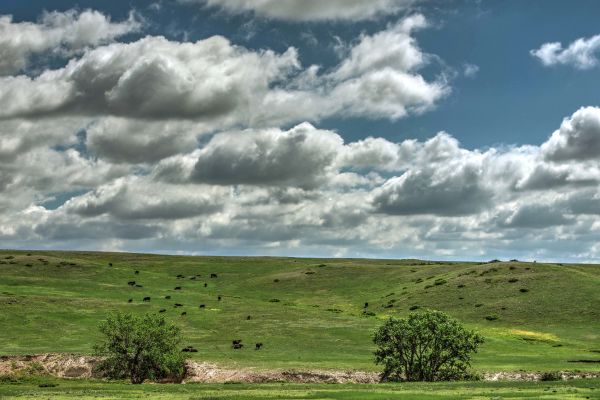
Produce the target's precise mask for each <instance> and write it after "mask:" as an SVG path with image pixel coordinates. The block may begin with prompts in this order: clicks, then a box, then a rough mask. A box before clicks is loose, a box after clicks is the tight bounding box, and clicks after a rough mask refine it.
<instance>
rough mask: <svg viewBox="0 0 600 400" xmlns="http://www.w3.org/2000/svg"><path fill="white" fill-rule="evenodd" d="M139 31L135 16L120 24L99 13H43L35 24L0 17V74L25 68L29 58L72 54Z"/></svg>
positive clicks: (139, 23) (5, 16) (72, 11)
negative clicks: (41, 54)
mask: <svg viewBox="0 0 600 400" xmlns="http://www.w3.org/2000/svg"><path fill="white" fill-rule="evenodd" d="M140 28H141V22H140V21H138V20H137V19H136V18H135V16H134V14H133V13H132V14H130V15H129V19H127V20H125V21H121V22H111V19H110V16H107V15H105V14H102V13H101V12H98V11H93V10H85V11H82V12H78V11H75V10H69V11H65V12H58V11H54V12H45V13H44V14H43V15H42V16H41V18H40V19H39V21H38V22H37V23H33V22H14V21H13V18H12V16H11V15H2V16H0V75H9V74H12V73H15V72H18V71H20V70H22V69H24V68H26V67H27V66H28V63H29V60H30V58H31V56H32V55H35V54H40V53H44V52H52V53H61V52H62V53H66V54H69V53H73V52H77V51H80V50H83V49H84V48H86V47H90V46H98V45H101V44H105V43H108V42H111V41H113V40H114V39H116V38H118V37H120V36H123V35H125V34H128V33H131V32H135V31H137V30H139V29H140Z"/></svg>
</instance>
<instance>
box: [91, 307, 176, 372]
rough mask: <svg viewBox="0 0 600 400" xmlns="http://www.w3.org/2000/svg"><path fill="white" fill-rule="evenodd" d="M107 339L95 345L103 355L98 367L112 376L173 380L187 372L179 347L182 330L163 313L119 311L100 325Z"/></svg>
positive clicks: (95, 348)
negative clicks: (138, 314) (134, 313)
mask: <svg viewBox="0 0 600 400" xmlns="http://www.w3.org/2000/svg"><path fill="white" fill-rule="evenodd" d="M100 332H101V333H102V334H103V340H102V341H101V342H100V343H98V344H97V345H96V346H95V347H94V350H95V351H94V352H95V355H97V356H100V357H102V361H101V362H100V363H99V364H98V366H97V367H96V368H97V369H98V370H99V371H100V372H102V373H103V374H104V375H105V376H106V377H108V378H110V379H127V378H128V379H130V380H131V383H142V382H144V380H146V379H151V380H154V379H165V378H168V379H173V380H178V381H180V380H181V379H183V376H184V375H185V356H184V355H183V354H182V353H181V351H179V350H178V346H179V343H180V342H181V330H180V329H179V327H177V326H176V325H174V324H172V323H169V322H167V321H166V320H165V318H164V317H163V316H161V315H156V314H146V315H143V316H135V315H132V314H127V313H120V312H118V313H115V314H113V315H111V316H109V317H108V319H107V320H106V321H105V322H103V323H102V324H101V325H100Z"/></svg>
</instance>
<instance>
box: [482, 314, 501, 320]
mask: <svg viewBox="0 0 600 400" xmlns="http://www.w3.org/2000/svg"><path fill="white" fill-rule="evenodd" d="M485 319H486V320H488V321H495V320H497V319H498V317H497V316H496V315H487V316H486V317H485Z"/></svg>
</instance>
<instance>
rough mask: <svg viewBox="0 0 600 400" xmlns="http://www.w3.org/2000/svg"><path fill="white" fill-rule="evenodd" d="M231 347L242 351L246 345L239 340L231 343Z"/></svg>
mask: <svg viewBox="0 0 600 400" xmlns="http://www.w3.org/2000/svg"><path fill="white" fill-rule="evenodd" d="M231 347H233V348H234V349H236V350H237V349H241V348H242V347H244V345H243V344H242V340H241V339H238V340H233V341H232V342H231Z"/></svg>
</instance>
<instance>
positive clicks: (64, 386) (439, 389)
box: [0, 378, 600, 400]
mask: <svg viewBox="0 0 600 400" xmlns="http://www.w3.org/2000/svg"><path fill="white" fill-rule="evenodd" d="M40 386H42V387H40ZM43 386H51V387H43ZM52 386H53V387H52ZM0 398H1V399H12V398H27V399H56V400H62V399H78V400H87V399H161V400H162V399H164V400H166V399H185V400H200V399H206V400H209V399H212V400H217V399H218V400H233V399H236V400H237V399H253V400H258V399H261V400H262V399H322V400H325V399H339V400H383V399H392V398H393V399H540V398H541V399H600V380H598V379H589V380H574V381H566V382H565V381H560V382H450V383H403V384H378V385H355V384H319V385H308V384H307V385H298V384H221V385H216V384H211V385H208V384H187V385H170V384H168V385H151V384H144V385H131V384H126V383H109V382H103V381H89V380H87V381H86V380H58V379H52V378H30V379H25V380H20V381H16V382H13V383H10V382H4V383H0Z"/></svg>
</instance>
